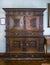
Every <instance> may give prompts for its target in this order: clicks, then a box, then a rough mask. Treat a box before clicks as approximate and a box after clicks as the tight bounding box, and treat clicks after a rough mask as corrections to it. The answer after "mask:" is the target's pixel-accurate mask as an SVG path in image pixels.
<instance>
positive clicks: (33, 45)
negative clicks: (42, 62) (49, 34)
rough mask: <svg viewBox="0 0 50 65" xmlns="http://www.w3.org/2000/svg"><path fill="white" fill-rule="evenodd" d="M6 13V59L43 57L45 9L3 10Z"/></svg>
mask: <svg viewBox="0 0 50 65" xmlns="http://www.w3.org/2000/svg"><path fill="white" fill-rule="evenodd" d="M3 9H4V10H5V11H6V53H7V54H6V57H8V58H14V59H16V60H22V59H25V60H27V59H34V58H43V57H44V36H43V12H44V10H45V8H3Z"/></svg>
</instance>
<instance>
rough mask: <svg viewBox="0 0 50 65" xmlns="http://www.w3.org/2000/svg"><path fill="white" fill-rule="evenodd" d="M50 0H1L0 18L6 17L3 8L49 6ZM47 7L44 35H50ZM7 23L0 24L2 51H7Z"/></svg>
mask: <svg viewBox="0 0 50 65" xmlns="http://www.w3.org/2000/svg"><path fill="white" fill-rule="evenodd" d="M49 2H50V0H0V18H2V17H5V12H4V11H3V9H2V8H47V3H49ZM47 14H48V13H47V9H46V10H45V12H44V19H43V20H44V23H43V27H44V35H50V28H48V27H47V24H48V20H47ZM4 30H5V25H0V52H5V50H6V49H5V48H6V43H5V40H6V39H5V37H4V36H5V31H4Z"/></svg>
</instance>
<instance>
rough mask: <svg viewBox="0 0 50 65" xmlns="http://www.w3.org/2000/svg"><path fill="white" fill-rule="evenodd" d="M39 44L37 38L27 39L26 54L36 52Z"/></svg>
mask: <svg viewBox="0 0 50 65" xmlns="http://www.w3.org/2000/svg"><path fill="white" fill-rule="evenodd" d="M38 47H39V42H38V39H37V38H27V52H28V53H36V52H38Z"/></svg>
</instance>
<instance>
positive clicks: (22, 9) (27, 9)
mask: <svg viewBox="0 0 50 65" xmlns="http://www.w3.org/2000/svg"><path fill="white" fill-rule="evenodd" d="M3 9H4V10H5V11H6V12H12V11H13V12H15V11H24V12H25V11H35V12H43V11H44V10H45V9H46V8H3Z"/></svg>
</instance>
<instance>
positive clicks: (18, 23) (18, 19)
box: [9, 16, 24, 30]
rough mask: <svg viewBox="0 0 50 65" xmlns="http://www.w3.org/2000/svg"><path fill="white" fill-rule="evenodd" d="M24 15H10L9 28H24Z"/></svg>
mask: <svg viewBox="0 0 50 65" xmlns="http://www.w3.org/2000/svg"><path fill="white" fill-rule="evenodd" d="M23 28H24V23H23V16H9V29H19V30H20V29H23Z"/></svg>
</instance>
